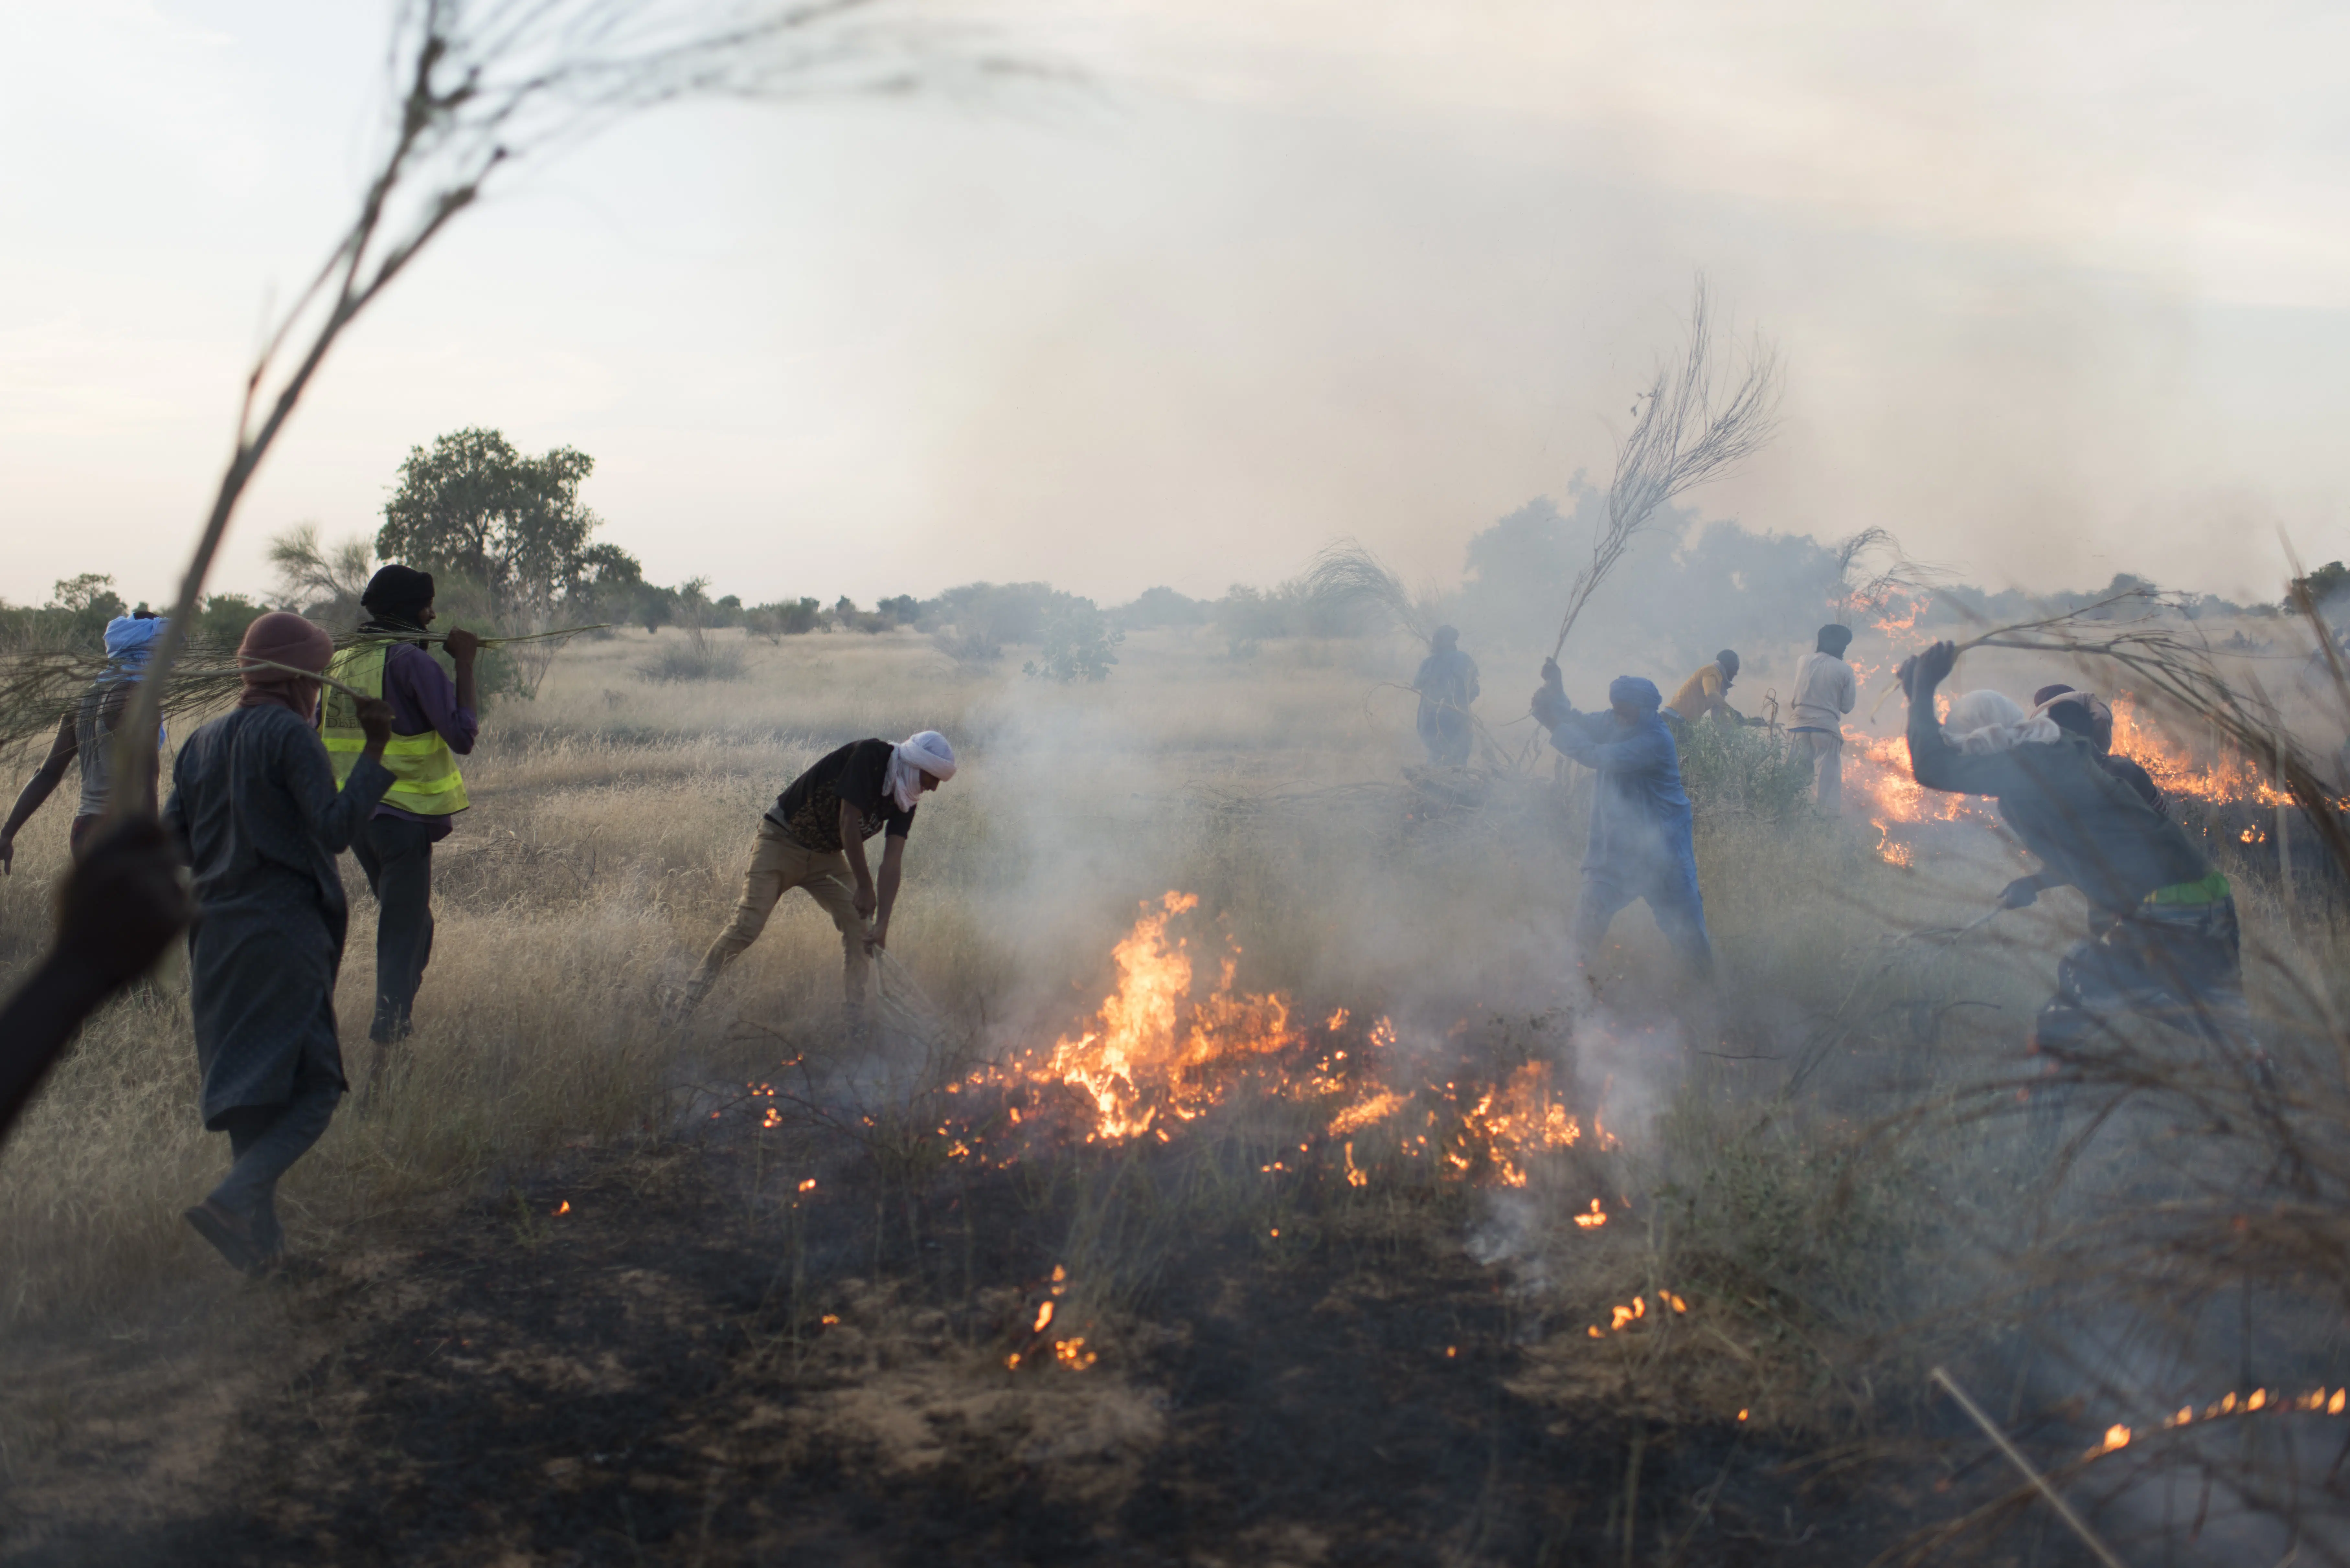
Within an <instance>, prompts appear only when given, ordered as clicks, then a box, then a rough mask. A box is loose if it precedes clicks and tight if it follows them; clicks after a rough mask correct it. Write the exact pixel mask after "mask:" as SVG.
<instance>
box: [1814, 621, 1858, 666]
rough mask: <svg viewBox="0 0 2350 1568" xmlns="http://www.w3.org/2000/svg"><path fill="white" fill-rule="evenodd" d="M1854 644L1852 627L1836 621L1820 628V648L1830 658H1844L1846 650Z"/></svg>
mask: <svg viewBox="0 0 2350 1568" xmlns="http://www.w3.org/2000/svg"><path fill="white" fill-rule="evenodd" d="M1851 646H1852V628H1850V627H1848V626H1837V625H1835V624H1834V623H1830V624H1829V625H1826V626H1824V627H1822V628H1820V641H1819V649H1820V651H1821V652H1822V653H1825V654H1826V655H1827V656H1828V657H1829V658H1830V659H1842V658H1843V657H1844V650H1845V649H1847V648H1850V647H1851Z"/></svg>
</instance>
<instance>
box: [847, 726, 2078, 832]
mask: <svg viewBox="0 0 2350 1568" xmlns="http://www.w3.org/2000/svg"><path fill="white" fill-rule="evenodd" d="M2050 728H2052V729H2054V725H2053V724H2052V725H2051V726H2050ZM923 774H930V775H931V777H932V778H934V779H937V780H938V781H939V782H940V783H941V784H944V783H945V782H946V781H947V780H949V779H951V778H952V777H954V775H955V760H954V748H953V747H952V746H950V745H948V744H947V738H946V737H945V736H944V735H941V734H940V733H939V732H937V731H936V730H924V731H923V732H921V733H920V734H917V735H909V736H907V737H906V738H905V739H904V740H902V741H900V742H898V743H897V744H896V745H895V746H892V747H890V748H889V798H890V799H892V800H894V801H896V802H897V803H898V809H899V811H911V810H913V809H914V806H915V805H916V804H917V803H918V802H920V800H921V798H922V775H923Z"/></svg>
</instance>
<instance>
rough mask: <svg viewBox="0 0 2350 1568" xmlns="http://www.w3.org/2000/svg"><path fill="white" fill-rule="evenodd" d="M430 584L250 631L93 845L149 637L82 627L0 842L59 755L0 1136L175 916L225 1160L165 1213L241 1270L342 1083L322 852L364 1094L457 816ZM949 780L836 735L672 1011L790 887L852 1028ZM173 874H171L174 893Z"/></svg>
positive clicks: (126, 626) (204, 1099)
mask: <svg viewBox="0 0 2350 1568" xmlns="http://www.w3.org/2000/svg"><path fill="white" fill-rule="evenodd" d="M433 586H434V585H433V579H432V575H431V574H430V573H428V572H422V571H418V570H414V569H412V568H411V567H408V566H385V567H384V568H382V569H381V570H380V571H379V572H378V573H377V574H376V575H375V576H374V578H373V579H372V580H371V581H370V582H369V585H368V587H367V590H366V592H365V594H364V595H363V596H362V598H361V601H360V603H361V607H362V608H363V609H364V610H365V611H366V616H367V618H366V619H365V620H364V621H363V622H362V623H361V624H360V626H359V637H358V638H357V639H355V640H354V641H353V642H352V643H351V644H350V645H349V646H348V647H345V648H342V649H338V648H337V647H336V642H335V639H334V637H333V636H332V635H331V634H330V633H329V632H328V630H327V629H326V628H324V627H321V626H318V625H317V624H316V623H314V622H312V621H309V620H307V619H306V618H303V617H301V616H298V615H296V614H294V613H292V612H290V611H274V612H272V613H269V614H266V615H264V616H261V617H259V618H256V619H255V621H254V622H253V623H252V625H251V626H249V627H248V628H246V630H245V633H244V639H243V640H242V641H241V642H240V643H239V645H238V649H237V663H238V673H239V679H240V682H241V688H240V691H239V695H238V698H237V701H236V706H235V707H234V710H233V711H230V712H228V713H227V714H225V715H224V716H222V717H220V718H218V719H215V720H213V721H212V722H209V723H206V724H204V725H203V726H202V727H201V728H199V729H198V730H197V731H196V732H194V733H193V734H192V735H191V736H189V737H188V740H187V742H186V743H185V744H184V745H182V747H181V749H180V752H179V753H178V755H177V757H176V758H175V759H174V763H173V766H172V791H171V794H170V797H169V798H168V800H166V801H165V803H164V805H163V807H162V812H161V823H160V826H159V825H158V824H157V823H156V822H155V820H154V819H152V818H148V817H144V816H143V815H140V814H137V813H132V812H125V813H121V814H119V815H120V826H119V828H117V829H116V830H115V831H113V832H111V833H109V832H106V831H102V830H101V825H102V824H104V823H105V821H106V819H107V816H108V812H109V803H110V793H111V783H110V778H109V769H110V768H111V766H112V747H111V746H110V744H109V735H110V732H111V730H112V728H113V726H114V725H115V724H116V723H117V722H119V721H120V717H121V714H122V713H123V711H125V709H126V707H127V696H128V693H129V692H130V689H131V688H132V687H133V686H134V685H135V683H136V681H137V680H139V678H140V673H141V672H142V670H143V666H144V662H145V654H146V650H147V649H148V648H150V647H151V644H152V643H153V641H154V639H155V638H156V637H157V636H158V634H159V633H160V631H161V628H162V624H163V623H162V621H161V619H160V618H155V617H151V616H138V617H126V618H122V619H121V620H118V621H117V622H116V623H115V624H114V625H113V626H111V627H109V628H108V632H107V649H108V654H109V662H108V664H107V666H106V669H105V670H104V672H103V673H102V674H101V675H100V676H99V678H98V679H97V680H95V681H94V682H93V683H92V685H91V687H90V689H89V691H88V693H86V694H85V696H84V697H83V698H82V699H81V701H79V702H78V705H77V707H76V709H75V710H74V711H72V712H71V713H69V714H68V715H67V716H66V719H65V721H64V722H62V723H61V724H60V726H59V730H58V733H57V739H56V742H55V743H53V744H52V746H51V747H50V751H49V754H48V756H47V759H45V760H44V762H43V763H42V767H41V771H40V772H39V773H38V774H36V776H35V778H34V779H33V781H32V783H31V784H28V785H27V786H26V790H25V792H24V794H23V795H22V796H21V797H20V798H19V800H18V802H17V805H16V810H15V811H14V812H13V813H12V814H11V815H10V817H9V819H8V822H7V824H6V826H5V830H0V868H5V867H8V866H9V865H10V863H11V861H12V859H13V853H14V847H15V840H16V833H17V831H18V830H19V829H20V828H22V827H23V826H24V825H25V822H26V820H27V819H28V818H29V817H30V816H31V815H33V813H34V812H35V811H36V810H37V809H38V808H39V806H40V805H41V804H42V802H43V801H45V800H46V799H47V796H48V795H49V794H51V793H52V792H53V791H54V790H55V788H56V786H57V784H58V782H59V781H60V780H61V779H62V778H63V776H64V771H65V768H66V766H67V765H68V763H72V762H74V761H76V760H77V759H78V761H79V762H80V763H81V773H82V797H81V801H80V810H79V811H78V814H77V815H76V817H75V819H74V823H73V828H72V832H71V836H70V841H71V845H72V847H73V852H74V858H75V860H76V862H77V866H76V871H75V875H74V877H72V878H71V879H70V883H69V888H68V896H67V898H66V900H65V905H64V908H63V909H62V917H63V918H62V919H61V923H60V930H59V939H58V943H57V948H56V950H54V951H53V953H52V954H51V958H50V961H48V962H47V964H45V965H44V966H43V968H42V969H41V971H38V972H37V973H36V976H35V977H34V979H33V980H32V981H30V982H28V983H27V984H26V986H25V987H23V988H22V989H20V991H19V992H18V994H17V995H16V997H15V998H12V999H11V1002H10V1004H9V1009H8V1012H7V1015H6V1020H5V1026H6V1028H7V1030H8V1039H7V1046H8V1049H7V1050H6V1052H5V1054H0V1130H5V1127H6V1125H7V1123H8V1122H9V1121H10V1120H12V1119H13V1118H14V1116H15V1114H16V1110H17V1108H18V1107H19V1106H21V1105H22V1104H23V1102H24V1100H25V1099H26V1097H27V1096H29V1094H30V1093H31V1090H32V1088H33V1087H34V1085H35V1084H36V1082H37V1079H38V1076H39V1075H40V1073H41V1071H42V1070H43V1069H44V1068H45V1067H46V1066H47V1063H48V1061H49V1060H50V1059H51V1058H52V1057H53V1056H54V1054H55V1052H56V1050H57V1048H59V1047H61V1046H62V1044H63V1043H64V1041H65V1040H66V1039H67V1038H68V1037H69V1035H70V1033H71V1031H72V1028H73V1027H74V1025H75V1024H76V1023H78V1020H79V1018H80V1017H81V1016H82V1015H83V1014H84V1013H86V1012H88V1009H89V1008H90V1007H92V1006H95V1005H96V1004H97V1002H99V1001H100V1000H102V999H103V998H104V996H106V995H108V994H110V993H111V992H112V991H113V990H115V989H117V988H119V987H120V985H121V984H124V983H127V982H128V981H130V979H132V978H135V976H136V975H137V974H139V973H140V972H143V971H145V969H146V968H147V967H148V966H149V965H150V964H151V962H152V961H153V960H154V958H155V957H156V956H158V954H159V953H160V951H161V949H162V947H163V946H164V945H165V944H166V943H168V942H169V941H170V940H171V939H172V936H174V935H176V934H177V932H178V931H179V930H180V929H182V928H188V927H191V926H192V929H191V930H190V935H189V941H188V953H189V967H188V979H189V1002H190V1012H191V1017H192V1023H193V1031H194V1034H195V1042H196V1054H197V1063H198V1067H199V1071H200V1075H201V1080H202V1090H201V1105H202V1114H203V1120H204V1126H205V1127H206V1128H207V1129H208V1130H211V1131H214V1132H221V1133H225V1134H226V1135H227V1136H228V1138H229V1147H230V1158H231V1165H230V1168H229V1172H228V1174H227V1176H226V1177H225V1178H224V1179H222V1181H221V1182H220V1183H219V1184H218V1185H217V1186H215V1187H214V1188H213V1189H212V1191H211V1192H210V1193H209V1194H207V1195H206V1196H205V1197H204V1198H203V1199H202V1200H201V1201H200V1202H198V1203H197V1204H195V1205H194V1206H193V1207H192V1208H190V1209H189V1210H186V1216H185V1217H186V1219H187V1221H188V1223H189V1224H190V1225H191V1226H192V1227H193V1228H194V1229H195V1230H196V1231H197V1232H198V1233H200V1234H201V1235H202V1236H203V1238H204V1239H205V1240H206V1241H209V1242H211V1243H212V1245H213V1247H214V1248H215V1249H217V1250H218V1251H219V1252H220V1253H221V1255H222V1256H223V1257H224V1258H225V1259H227V1260H228V1262H231V1263H232V1264H234V1265H235V1266H236V1267H237V1268H239V1269H242V1270H244V1271H245V1272H250V1273H255V1274H263V1273H268V1272H275V1271H276V1270H279V1269H282V1268H283V1267H285V1265H286V1242H285V1231H284V1228H283V1227H282V1225H281V1224H280V1223H279V1221H278V1218H277V1212H276V1189H277V1184H278V1182H279V1180H280V1179H282V1178H283V1177H284V1175H285V1174H286V1171H287V1170H288V1169H289V1168H291V1167H292V1166H293V1165H294V1163H295V1162H296V1160H298V1159H299V1158H301V1157H302V1156H303V1155H304V1154H306V1153H307V1151H308V1150H309V1149H310V1148H311V1147H313V1146H314V1145H316V1144H317V1141H318V1139H319V1137H321V1136H322V1135H323V1134H324V1133H325V1131H326V1129H327V1127H328V1124H329V1122H330V1120H331V1119H332V1117H333V1116H334V1113H335V1109H336V1107H337V1106H338V1104H339V1103H340V1101H341V1099H342V1097H343V1096H344V1094H345V1092H346V1090H347V1088H348V1079H347V1076H346V1075H345V1072H344V1067H343V1058H342V1049H341V1044H340V1042H339V1038H338V1029H337V1023H336V1018H335V983H336V979H337V976H338V972H339V971H340V968H341V964H342V956H343V946H344V936H345V932H346V929H347V928H348V924H349V909H348V903H347V900H346V899H345V898H344V894H343V879H342V874H341V871H340V869H339V867H338V864H337V858H338V857H339V856H340V855H341V854H342V853H343V852H344V851H345V850H348V851H350V852H351V854H352V856H353V857H354V858H356V859H357V860H358V862H359V867H360V870H361V872H362V873H363V874H364V876H365V877H366V879H367V884H368V887H369V890H370V891H371V892H372V893H373V894H374V896H375V898H376V902H377V907H378V919H377V938H376V985H375V1003H374V1009H373V1016H372V1018H371V1019H370V1022H369V1039H370V1040H371V1041H373V1042H374V1043H375V1044H376V1047H377V1049H376V1052H375V1054H374V1059H373V1063H372V1064H371V1069H370V1075H369V1076H370V1083H371V1085H380V1084H381V1083H382V1081H383V1075H384V1068H385V1065H386V1064H387V1062H388V1060H389V1058H390V1054H391V1051H392V1048H393V1047H394V1046H395V1045H397V1044H398V1043H399V1042H400V1041H402V1040H404V1039H405V1038H407V1037H408V1035H409V1034H410V1033H411V1029H412V1027H413V1010H414V1005H415V1000H416V995H417V991H418V988H419V986H420V984H421V981H422V979H423V975H424V971H425V968H426V966H427V964H428V963H429V962H430V961H431V959H432V929H433V923H432V849H433V846H435V845H436V844H438V843H439V842H441V841H442V839H444V838H445V837H447V836H448V835H449V833H450V831H451V828H452V822H453V819H454V818H455V817H456V816H457V815H458V814H460V813H462V812H463V811H464V810H465V809H466V807H467V804H468V802H467V796H466V793H465V784H464V778H463V774H462V772H461V771H460V769H459V766H458V763H457V759H458V758H459V757H460V756H464V755H468V754H470V753H472V751H473V743H474V741H475V738H476V736H477V733H478V732H479V727H480V726H479V719H478V714H477V708H478V680H477V671H478V660H479V654H480V650H481V646H482V644H481V639H480V638H479V637H477V636H476V635H475V634H473V633H472V632H469V631H465V630H463V629H458V630H453V631H451V632H450V633H448V634H447V636H446V637H445V638H443V639H441V640H442V643H443V646H444V647H445V648H446V649H447V651H448V654H449V657H450V659H451V662H452V665H453V666H454V671H455V672H454V675H453V677H452V675H451V674H449V673H447V672H444V671H443V670H442V669H441V667H440V665H439V664H438V663H437V662H435V661H434V659H432V656H431V655H430V653H428V652H427V651H426V649H425V642H424V639H425V637H426V634H427V628H429V627H430V626H431V624H432V619H433ZM322 695H323V698H324V701H323V702H322V701H321V698H322ZM954 772H955V761H954V753H953V751H952V749H951V747H950V746H949V745H948V744H947V742H946V740H945V738H944V737H943V736H941V735H940V734H939V733H938V732H936V731H924V732H921V733H920V734H917V735H915V736H913V737H912V738H911V739H910V740H908V741H906V742H903V743H901V744H898V745H892V744H890V743H889V742H885V741H880V740H864V741H857V742H851V743H850V744H848V745H846V746H843V747H841V748H840V749H839V750H837V751H836V752H833V753H830V754H828V755H827V756H826V757H824V758H823V759H821V760H820V761H818V762H817V763H816V765H815V766H813V767H811V768H810V769H808V771H807V772H806V774H803V775H802V776H801V777H800V778H799V779H797V780H795V781H794V783H793V784H791V786H790V787H789V788H787V789H786V790H785V792H784V793H783V794H782V796H781V797H779V798H778V800H777V801H776V803H775V808H774V809H773V810H771V811H769V812H768V813H767V814H766V815H765V816H764V818H763V819H762V821H761V823H760V825H759V829H758V840H757V845H756V847H755V848H754V854H753V857H752V863H751V868H750V871H749V874H748V876H747V877H746V878H745V881H744V887H743V898H742V902H741V905H740V907H739V908H738V909H736V911H735V914H734V919H733V921H732V922H731V923H730V924H729V925H728V927H727V928H726V929H725V931H724V932H723V933H722V934H721V936H720V937H719V939H718V940H717V941H716V942H714V943H713V944H712V947H711V949H710V951H709V953H708V955H707V956H706V957H705V959H704V960H703V962H702V968H701V970H700V971H699V972H698V973H697V974H696V976H695V979H694V981H693V983H692V985H691V987H690V988H689V992H688V1002H689V1005H690V1004H691V1002H699V1001H700V1000H701V999H702V996H703V995H704V994H705V993H706V992H708V991H709V989H710V987H711V985H712V983H713V982H714V981H716V979H717V977H718V974H719V972H720V971H722V970H723V968H724V967H725V966H726V964H727V963H728V962H730V961H732V960H733V958H734V957H735V956H737V955H738V954H739V953H741V952H742V950H743V949H744V948H745V947H747V946H749V944H750V943H751V941H752V940H754V938H756V937H757V935H758V934H759V931H760V929H761V928H762V927H763V926H764V924H765V922H766V919H767V917H768V915H769V913H770V912H771V911H772V910H773V909H774V908H775V902H776V900H777V899H778V898H780V897H781V896H782V895H783V894H784V893H785V892H786V891H788V890H789V889H791V888H806V890H807V891H808V892H809V893H811V894H812V895H813V896H814V897H815V898H816V901H817V903H818V904H820V905H821V906H822V907H823V908H824V909H825V910H826V911H827V913H829V914H830V915H831V916H832V918H833V920H834V923H835V924H836V925H837V927H838V928H839V929H840V934H841V942H842V948H843V951H844V954H845V960H844V961H845V969H846V981H847V992H848V1003H849V1011H850V1012H851V1014H852V1018H853V1021H854V1018H855V1015H858V1014H859V1013H860V1011H861V1003H862V999H863V996H864V992H865V981H866V967H867V965H868V962H869V955H870V953H871V952H872V951H874V950H878V949H879V948H881V947H882V946H883V945H884V944H885V943H886V942H887V941H888V940H889V918H890V914H891V911H892V909H893V907H894V906H895V903H896V900H897V895H898V888H899V877H900V874H901V867H902V864H903V857H904V848H905V842H906V836H907V834H908V832H909V831H910V829H911V827H912V825H913V819H914V815H915V808H916V805H917V803H918V802H919V801H920V797H921V796H922V795H923V794H927V793H928V792H930V791H931V790H934V789H936V788H937V787H938V786H939V784H941V782H942V781H944V780H946V779H949V778H951V777H953V776H954ZM151 793H152V792H151ZM151 793H150V796H149V798H151ZM876 834H886V835H887V836H888V837H887V840H886V844H885V846H884V850H883V853H882V856H881V865H880V870H879V876H878V877H876V875H875V874H874V872H873V870H872V868H871V867H869V866H868V862H867V859H866V857H865V852H864V843H865V840H867V839H868V838H870V837H872V836H874V835H876ZM174 867H185V871H186V875H187V885H186V886H185V887H184V888H183V887H182V885H181V883H180V882H179V880H178V878H177V876H176V874H175V870H174ZM100 890H108V891H110V892H111V893H112V894H114V895H116V896H118V897H119V898H130V902H131V906H132V908H134V909H136V910H138V911H140V912H141V913H146V914H151V915H152V917H153V918H152V919H147V920H144V921H140V920H136V919H126V918H125V917H124V916H122V915H121V913H120V909H118V910H117V911H116V913H115V915H114V916H113V918H112V919H110V920H105V921H101V920H100V919H99V917H97V915H96V913H95V910H94V909H93V908H92V907H91V906H92V901H93V899H94V898H98V897H99V896H100ZM191 894H192V897H191ZM101 925H111V926H112V927H113V928H114V929H112V930H110V931H109V930H105V929H99V927H100V926H101Z"/></svg>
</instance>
